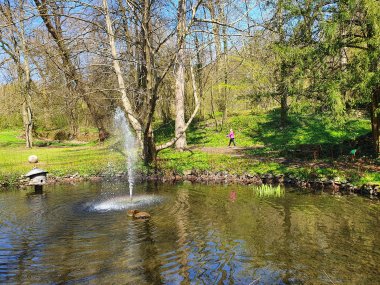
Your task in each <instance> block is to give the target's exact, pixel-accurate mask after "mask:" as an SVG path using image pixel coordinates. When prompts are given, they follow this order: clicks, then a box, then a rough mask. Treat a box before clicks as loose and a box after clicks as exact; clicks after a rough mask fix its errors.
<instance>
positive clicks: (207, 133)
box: [0, 112, 380, 183]
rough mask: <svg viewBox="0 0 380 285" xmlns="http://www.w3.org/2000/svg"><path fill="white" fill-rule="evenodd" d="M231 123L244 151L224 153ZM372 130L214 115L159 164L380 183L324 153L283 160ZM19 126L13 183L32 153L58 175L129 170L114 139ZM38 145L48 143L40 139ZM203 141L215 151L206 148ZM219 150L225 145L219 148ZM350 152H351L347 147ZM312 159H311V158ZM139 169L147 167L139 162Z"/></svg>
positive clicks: (3, 144)
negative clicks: (34, 135) (31, 131)
mask: <svg viewBox="0 0 380 285" xmlns="http://www.w3.org/2000/svg"><path fill="white" fill-rule="evenodd" d="M230 128H233V129H234V131H235V135H236V143H237V145H238V146H240V147H248V148H249V149H246V150H243V154H242V155H240V156H236V155H231V154H229V153H225V152H224V151H223V150H225V149H226V148H227V144H228V138H227V137H226V135H227V134H228V130H229V129H230ZM369 131H370V123H369V121H368V120H365V119H355V120H351V121H348V122H347V123H346V124H344V125H342V126H339V127H337V126H335V127H334V126H332V125H331V124H326V122H324V121H323V120H322V119H319V118H317V117H303V118H300V117H297V118H296V117H293V116H290V124H289V126H288V127H287V128H286V129H281V128H280V127H279V125H278V113H276V112H271V113H268V114H251V113H249V112H246V113H242V114H239V115H230V118H229V119H228V121H227V123H226V124H225V126H224V129H223V131H216V130H215V125H214V120H212V119H210V120H207V121H203V122H198V123H194V124H193V125H192V127H191V128H190V130H189V131H188V132H187V140H188V144H189V147H190V151H184V152H178V151H175V150H174V149H166V150H164V151H162V152H160V153H159V155H158V162H157V166H158V167H159V169H160V170H161V171H162V172H163V173H167V174H169V173H173V172H176V173H183V172H184V171H186V170H192V169H196V170H209V171H228V172H230V173H233V174H242V173H246V172H247V173H252V174H253V173H288V174H293V175H295V176H298V177H303V178H308V177H319V178H324V177H326V178H334V177H340V178H342V179H350V178H351V180H352V181H353V182H355V183H368V182H372V183H380V176H379V174H378V173H377V172H374V171H371V170H366V169H360V168H357V169H356V168H347V169H344V168H341V167H338V166H336V165H335V164H334V162H331V161H329V159H328V158H320V159H319V160H318V161H317V162H319V163H325V164H326V163H330V164H331V165H330V164H329V165H328V166H326V165H325V166H323V167H316V166H315V165H314V164H315V162H314V161H306V163H305V162H304V163H303V164H302V165H301V166H300V165H297V164H284V163H281V161H279V158H281V156H282V155H283V151H284V150H287V149H289V148H297V146H298V145H300V144H326V143H327V144H339V143H341V142H342V141H344V140H348V139H354V138H355V137H357V136H360V135H363V134H366V133H368V132H369ZM173 132H174V123H169V124H166V125H160V124H156V125H155V138H156V141H157V142H159V143H160V142H164V141H166V140H168V139H169V138H171V136H172V134H173ZM20 135H22V132H21V131H15V130H2V131H0V157H1V160H0V181H8V182H10V183H12V182H14V181H17V180H18V179H19V178H20V177H21V175H23V174H25V173H27V172H28V171H29V170H30V169H31V168H32V167H33V165H30V164H29V163H28V162H27V159H28V156H29V155H32V154H35V155H37V156H38V157H39V161H40V162H39V163H38V167H41V168H43V169H46V170H47V171H49V172H50V173H51V174H52V175H54V176H65V175H73V174H75V173H78V174H79V175H81V176H90V175H98V174H110V175H112V174H114V173H116V172H120V171H126V165H125V164H126V163H125V161H126V159H125V157H124V156H123V155H122V154H121V153H120V152H119V151H117V150H115V147H114V146H113V145H112V143H113V142H112V141H109V142H107V143H105V144H102V145H99V144H97V143H94V142H88V143H76V142H64V143H62V142H49V143H48V146H45V147H38V146H37V147H34V148H33V149H26V148H25V146H24V140H23V139H21V138H20ZM36 145H40V146H41V145H46V142H44V141H37V142H36ZM202 147H205V148H214V149H216V150H217V151H215V152H207V151H202ZM218 150H222V151H221V152H220V153H218ZM347 155H348V153H347ZM309 162H310V163H309ZM139 167H140V169H143V168H142V166H141V165H139Z"/></svg>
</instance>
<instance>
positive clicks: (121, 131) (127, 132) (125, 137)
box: [114, 108, 138, 200]
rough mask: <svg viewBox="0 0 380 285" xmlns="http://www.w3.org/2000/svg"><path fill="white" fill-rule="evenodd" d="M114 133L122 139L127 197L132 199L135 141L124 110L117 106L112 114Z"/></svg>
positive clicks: (135, 158)
mask: <svg viewBox="0 0 380 285" xmlns="http://www.w3.org/2000/svg"><path fill="white" fill-rule="evenodd" d="M114 127H115V133H116V135H117V136H118V137H120V139H121V140H122V144H123V151H124V153H125V154H126V156H127V171H128V184H129V197H130V199H131V200H132V197H133V186H134V183H135V165H136V162H137V158H138V155H137V148H138V146H137V141H136V138H135V136H134V134H133V132H132V131H131V128H130V126H129V123H128V121H127V119H126V118H125V115H124V112H123V111H122V110H121V109H120V108H117V109H116V112H115V116H114Z"/></svg>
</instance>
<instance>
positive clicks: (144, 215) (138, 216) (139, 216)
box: [133, 212, 150, 219]
mask: <svg viewBox="0 0 380 285" xmlns="http://www.w3.org/2000/svg"><path fill="white" fill-rule="evenodd" d="M133 217H134V218H135V219H149V218H150V214H149V213H147V212H137V213H135V214H134V215H133Z"/></svg>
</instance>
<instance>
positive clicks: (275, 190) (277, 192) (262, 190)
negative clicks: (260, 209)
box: [253, 184, 285, 197]
mask: <svg viewBox="0 0 380 285" xmlns="http://www.w3.org/2000/svg"><path fill="white" fill-rule="evenodd" d="M253 192H254V193H255V194H256V195H257V196H259V197H281V196H283V195H284V194H285V189H283V188H281V187H280V185H277V186H272V185H268V184H262V185H260V186H254V187H253Z"/></svg>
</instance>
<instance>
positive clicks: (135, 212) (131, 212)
mask: <svg viewBox="0 0 380 285" xmlns="http://www.w3.org/2000/svg"><path fill="white" fill-rule="evenodd" d="M138 212H139V211H138V210H136V209H133V210H128V213H127V215H128V216H129V217H134V215H135V214H137V213H138Z"/></svg>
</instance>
